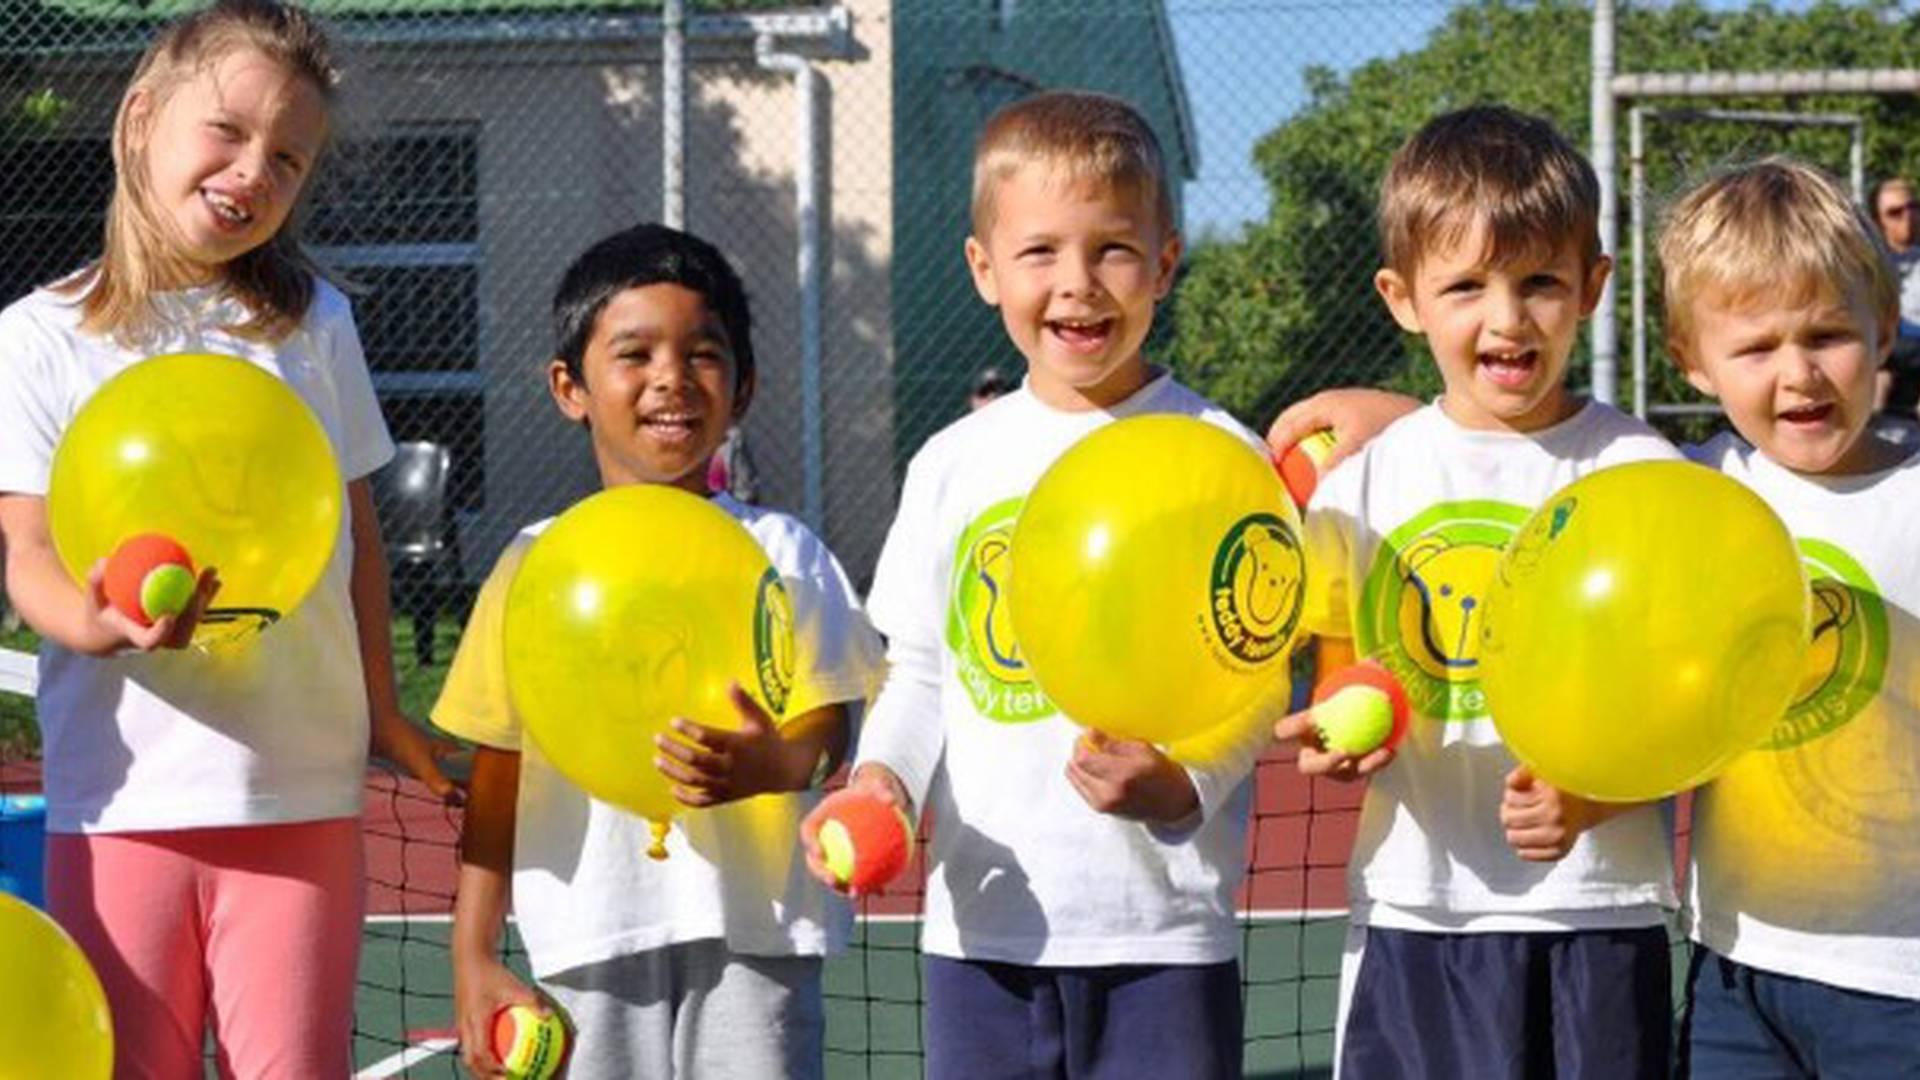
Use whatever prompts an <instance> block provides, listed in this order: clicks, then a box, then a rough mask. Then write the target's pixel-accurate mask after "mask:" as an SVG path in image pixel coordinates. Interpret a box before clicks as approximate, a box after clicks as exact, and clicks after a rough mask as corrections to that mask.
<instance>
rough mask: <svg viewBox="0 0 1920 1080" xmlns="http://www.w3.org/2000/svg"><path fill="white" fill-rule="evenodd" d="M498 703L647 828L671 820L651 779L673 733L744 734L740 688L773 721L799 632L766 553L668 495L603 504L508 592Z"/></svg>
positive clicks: (603, 495) (607, 498)
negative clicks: (662, 740) (733, 696)
mask: <svg viewBox="0 0 1920 1080" xmlns="http://www.w3.org/2000/svg"><path fill="white" fill-rule="evenodd" d="M505 643H506V659H507V688H508V691H509V693H510V694H511V695H512V698H513V706H514V709H515V710H516V711H517V712H518V713H519V714H520V717H521V719H522V720H523V721H524V722H525V723H526V726H527V732H528V734H530V735H532V737H533V740H534V742H536V743H537V744H539V747H540V752H541V753H543V754H545V755H546V756H547V758H548V759H549V760H551V761H552V762H553V765H554V767H555V768H557V769H559V770H560V772H561V773H562V774H564V775H565V776H566V777H567V778H568V779H570V780H572V781H573V782H574V783H575V784H578V785H579V786H580V787H581V789H583V790H584V791H586V792H587V793H588V794H590V795H592V796H593V797H594V798H596V799H600V800H601V801H603V802H608V803H612V804H614V805H616V806H620V807H624V808H625V809H627V810H630V811H632V812H633V813H635V814H638V815H640V816H641V817H644V818H646V819H648V821H649V822H651V823H652V825H653V830H654V848H653V850H652V854H653V855H654V857H656V858H662V857H664V856H665V854H666V853H665V849H664V848H663V847H662V846H661V845H662V842H663V841H664V839H665V836H666V830H667V822H668V820H669V819H670V818H672V816H673V815H674V814H675V813H677V812H678V811H679V809H680V804H679V803H678V802H676V801H675V800H674V798H673V794H672V792H671V790H670V786H669V781H668V780H667V778H666V777H665V776H663V775H662V774H661V773H660V771H659V770H657V769H655V768H654V766H653V758H654V754H655V751H654V746H653V739H654V736H655V735H657V734H660V733H662V732H664V731H667V730H668V724H669V723H670V722H671V721H672V720H673V718H674V717H677V716H683V717H686V718H687V719H689V720H692V721H694V722H695V723H699V724H705V725H708V726H711V727H716V728H725V729H728V730H733V729H737V728H738V727H739V726H740V718H739V714H738V713H737V712H736V711H735V709H734V707H733V703H732V702H731V701H730V700H729V699H728V696H727V687H728V684H729V683H733V682H738V683H739V684H740V685H741V686H742V687H743V688H745V689H746V690H747V691H748V693H750V694H752V695H753V696H754V698H756V699H757V700H758V701H759V702H760V704H761V705H763V706H765V707H766V709H767V711H768V712H769V713H770V714H772V715H773V716H774V717H775V718H776V719H778V718H779V717H780V716H781V715H782V714H783V713H784V711H785V709H786V704H787V694H788V692H789V691H790V689H791V688H792V685H793V618H792V610H791V608H790V607H789V606H788V601H787V594H786V589H785V587H784V586H783V585H782V584H781V583H780V577H779V575H778V574H777V573H776V572H775V571H774V569H773V567H772V566H771V565H769V564H768V562H767V555H766V552H765V551H764V550H763V549H762V548H761V547H760V545H759V544H758V543H757V542H756V541H755V540H754V538H753V536H752V535H751V534H749V533H748V532H747V530H746V529H745V527H743V526H742V525H741V524H740V523H739V522H738V521H735V520H734V519H733V518H732V517H730V516H728V515H727V513H726V512H725V511H722V510H720V509H719V508H718V507H715V506H714V505H713V504H712V503H710V502H708V501H707V500H705V499H702V498H699V497H697V496H694V495H690V494H688V493H687V492H684V491H680V490H679V489H677V488H671V487H664V486H661V485H657V484H635V485H629V486H625V487H617V488H610V489H608V490H606V491H602V492H600V493H598V494H596V495H594V496H592V497H590V498H588V499H586V500H584V501H582V502H581V503H579V504H578V505H576V506H574V507H573V508H572V509H570V510H568V511H567V512H566V513H564V514H561V515H560V517H559V518H558V519H556V520H555V521H554V522H553V524H552V525H550V526H549V527H548V528H547V530H546V531H545V532H543V533H541V534H540V536H539V538H538V539H536V540H535V541H534V543H533V546H532V547H531V548H530V549H529V550H528V552H527V555H526V558H525V560H524V561H523V562H522V563H521V564H520V568H519V570H518V571H517V572H516V573H515V575H514V578H513V584H512V586H511V587H509V589H508V591H507V607H506V626H505Z"/></svg>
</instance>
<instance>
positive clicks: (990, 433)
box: [803, 93, 1267, 1080]
mask: <svg viewBox="0 0 1920 1080" xmlns="http://www.w3.org/2000/svg"><path fill="white" fill-rule="evenodd" d="M966 254H967V263H968V265H969V267H970V268H971V269H972V271H973V280H974V285H975V287H976V288H977V290H978V291H979V293H980V296H981V298H982V299H983V300H985V301H986V302H987V303H989V304H991V305H993V306H995V307H997V308H998V309H999V310H1000V316H1001V321H1002V323H1003V325H1004V326H1005V328H1006V331H1007V336H1008V337H1009V338H1011V339H1012V341H1013V344H1014V346H1015V347H1016V348H1017V349H1018V350H1019V352H1020V353H1021V355H1022V356H1023V357H1024V358H1025V360H1026V365H1027V377H1026V380H1025V382H1024V383H1023V384H1022V385H1021V386H1020V388H1019V389H1017V390H1015V391H1013V392H1012V393H1009V394H1006V395H1005V396H1002V397H1000V398H998V399H996V400H994V401H992V402H990V403H988V404H987V405H985V406H984V407H982V408H980V409H979V410H977V411H975V412H972V413H970V414H969V415H968V416H966V417H965V418H964V419H962V420H960V421H958V422H956V423H954V424H953V425H952V426H950V427H948V428H946V429H945V430H944V431H942V432H940V433H939V434H937V435H935V436H934V437H933V438H932V439H931V440H930V441H929V442H928V443H927V445H926V446H925V447H924V448H922V449H921V451H920V452H919V453H918V454H917V455H915V457H914V459H913V462H912V464H911V465H910V466H909V468H908V470H907V477H906V482H905V485H904V487H903V489H902V491H901V497H900V509H899V513H898V516H897V517H896V518H895V520H894V523H893V526H892V529H891V530H890V532H889V534H888V537H887V542H886V546H885V549H884V550H883V552H882V554H881V557H880V564H879V568H878V571H877V573H876V576H875V579H874V586H873V591H872V594H871V597H870V598H869V605H868V606H869V611H870V612H871V614H872V617H873V620H874V624H875V625H876V626H877V627H878V628H879V629H880V630H881V632H882V633H883V634H885V635H886V637H887V639H888V645H889V660H890V662H891V670H890V672H889V674H888V677H887V682H886V685H885V687H884V689H883V690H882V691H881V694H880V697H879V699H878V701H877V702H876V703H875V705H874V709H873V712H872V714H871V716H870V717H869V719H868V721H867V724H866V728H865V731H864V732H863V734H862V737H861V743H860V753H859V757H858V760H857V762H856V765H855V769H854V776H853V780H852V785H853V786H854V787H856V788H860V789H865V790H867V791H871V792H873V793H875V794H877V795H879V796H880V797H881V798H884V799H887V800H889V801H891V802H893V803H894V804H896V805H898V806H901V807H903V808H906V809H907V810H908V811H909V812H917V811H920V810H930V811H931V813H932V816H933V819H934V822H935V824H934V836H933V842H932V849H931V862H930V866H931V880H930V881H929V883H928V888H927V906H926V923H925V931H924V935H923V940H922V947H923V949H924V950H925V952H926V953H927V954H928V955H927V959H926V968H925V970H926V982H927V1010H926V1025H927V1075H928V1076H929V1077H932V1078H934V1080H944V1078H949V1077H956V1078H957V1077H965V1078H974V1077H985V1076H1062V1075H1064V1076H1093V1075H1129V1076H1168V1077H1173V1076H1180V1077H1203V1076H1204V1077H1233V1076H1238V1075H1240V1071H1241V1037H1242V1029H1241V1009H1240V979H1239V965H1238V962H1237V959H1236V958H1237V956H1238V953H1239V934H1238V931H1237V929H1236V925H1235V916H1234V900H1233V895H1234V889H1235V887H1236V886H1237V885H1238V884H1239V882H1240V880H1241V877H1242V875H1243V868H1244V865H1245V844H1246V832H1247V820H1248V810H1249V799H1250V787H1251V785H1249V784H1247V783H1246V780H1247V778H1248V776H1249V775H1250V773H1251V771H1252V767H1253V762H1254V759H1255V757H1256V756H1257V755H1258V753H1259V752H1260V750H1261V749H1263V747H1264V744H1265V743H1266V741H1267V732H1266V723H1267V721H1266V720H1263V719H1261V718H1260V716H1259V715H1257V714H1256V715H1253V716H1250V717H1249V718H1248V719H1247V720H1246V721H1245V722H1243V723H1241V725H1240V728H1239V730H1237V731H1236V730H1233V729H1229V731H1228V733H1226V734H1225V735H1222V736H1218V737H1216V736H1215V733H1214V732H1212V731H1210V732H1209V733H1208V736H1209V739H1210V741H1213V742H1216V743H1230V744H1231V746H1230V747H1227V748H1226V749H1225V750H1224V751H1222V752H1217V753H1213V754H1209V755H1207V756H1206V757H1205V759H1204V760H1201V761H1190V760H1182V759H1181V756H1180V755H1181V748H1180V747H1170V748H1161V747H1156V746H1153V745H1150V744H1148V743H1144V742H1131V741H1124V740H1118V739H1113V738H1109V737H1106V736H1104V735H1101V734H1099V733H1097V732H1088V733H1086V734H1084V735H1083V734H1082V733H1081V730H1080V729H1079V728H1078V727H1076V726H1075V725H1074V724H1073V723H1072V722H1071V721H1070V720H1069V719H1068V718H1066V717H1064V716H1062V715H1060V714H1059V712H1058V711H1057V710H1056V709H1055V707H1054V705H1053V704H1052V703H1051V702H1050V701H1049V700H1047V698H1046V697H1045V695H1044V694H1042V693H1041V692H1040V690H1039V688H1038V687H1037V686H1036V685H1035V684H1034V682H1033V680H1032V676H1031V674H1030V673H1029V672H1028V670H1027V669H1026V666H1025V664H1024V662H1023V660H1022V658H1021V654H1020V652H1019V650H1018V647H1017V645H1015V643H1014V642H1013V641H1012V640H1011V637H1010V635H1009V634H1008V632H1007V631H1008V626H1007V623H1006V621H1005V618H1006V617H1005V611H1004V607H1003V606H1001V605H1000V604H999V603H998V601H999V599H1000V597H1001V595H1002V593H1001V590H1002V588H1003V587H1004V585H1005V581H1006V565H1007V561H1008V560H1007V559H1006V557H1005V553H1006V550H1007V545H1008V541H1009V539H1010V536H1011V532H1012V525H1013V521H1014V518H1015V516H1016V515H1017V514H1018V513H1019V510H1020V507H1021V505H1022V502H1023V500H1024V499H1025V498H1026V496H1027V493H1028V492H1029V491H1030V490H1031V489H1032V488H1033V486H1034V484H1035V482H1036V481H1038V480H1039V478H1040V476H1041V474H1042V473H1044V472H1045V471H1046V470H1047V467H1048V466H1049V465H1051V464H1052V463H1053V462H1054V460H1055V459H1056V458H1058V457H1059V456H1060V455H1061V454H1062V453H1064V452H1065V451H1066V450H1067V449H1068V448H1069V447H1070V446H1072V445H1073V444H1074V443H1075V442H1077V441H1078V440H1079V439H1081V438H1082V437H1084V436H1085V435H1087V434H1088V433H1090V432H1092V431H1094V430H1095V429H1097V428H1099V427H1101V426H1102V425H1104V424H1107V423H1110V422H1112V421H1113V420H1115V419H1117V418H1121V417H1127V416H1138V415H1142V414H1149V413H1175V414H1183V415H1188V416H1195V417H1199V418H1201V419H1203V420H1206V421H1208V422H1210V423H1213V424H1217V425H1219V426H1220V427H1222V428H1225V429H1226V430H1228V431H1231V432H1233V433H1234V434H1236V435H1238V436H1240V437H1241V438H1243V439H1246V440H1247V441H1248V443H1249V444H1250V445H1255V446H1258V445H1259V443H1258V442H1257V440H1255V439H1254V438H1253V436H1252V435H1250V434H1249V433H1247V432H1246V431H1245V430H1244V429H1243V428H1241V427H1240V426H1239V425H1238V424H1237V423H1235V422H1234V421H1233V419H1232V418H1231V417H1229V416H1228V415H1227V413H1226V412H1225V411H1224V410H1222V409H1220V408H1218V407H1216V406H1214V405H1212V404H1210V403H1208V402H1207V401H1205V400H1204V399H1202V398H1201V397H1200V396H1199V395H1197V394H1195V393H1193V392H1192V391H1191V390H1188V389H1187V388H1186V387H1183V386H1181V385H1179V384H1178V383H1176V382H1174V380H1173V379H1172V377H1171V376H1169V375H1168V374H1167V373H1166V372H1165V371H1164V370H1163V369H1161V368H1159V367H1157V366H1155V365H1152V364H1150V363H1148V361H1147V359H1146V357H1145V356H1143V355H1142V353H1141V345H1142V343H1143V342H1144V341H1145V339H1146V337H1147V331H1148V328H1149V327H1150V325H1151V323H1152V320H1153V309H1154V305H1155V303H1156V302H1158V301H1159V300H1160V299H1161V298H1162V297H1164V296H1165V295H1166V293H1167V290H1168V289H1169V288H1170V287H1171V285H1172V283H1173V276H1174V270H1175V268H1176V266H1177V265H1178V263H1179V259H1180V238H1179V235H1178V233H1177V232H1176V231H1175V222H1174V211H1173V205H1172V200H1171V197H1170V193H1169V191H1168V188H1167V184H1166V181H1165V175H1164V169H1163V165H1162V159H1161V153H1160V147H1159V143H1158V141H1157V140H1156V139H1155V138H1154V136H1153V132H1152V130H1151V129H1150V128H1149V127H1148V126H1147V124H1146V122H1145V121H1144V120H1143V119H1142V118H1141V117H1140V115H1139V114H1138V113H1137V112H1136V111H1135V110H1133V109H1132V108H1131V107H1129V106H1128V105H1126V104H1125V103H1124V102H1121V101H1118V100H1115V99H1113V98H1109V97H1105V96H1102V95H1097V94H1087V93H1043V94H1037V95H1034V96H1032V97H1029V98H1026V99H1024V100H1022V101H1019V102H1016V103H1014V104H1013V105H1010V106H1008V107H1006V108H1004V109H1002V110H1001V111H1000V112H998V113H997V114H995V115H994V117H993V118H992V119H991V120H990V121H989V122H988V124H987V127H986V130H985V132H984V133H983V134H982V135H981V137H980V140H979V143H978V147H977V150H976V154H975V165H974V203H973V235H972V236H970V237H969V238H968V239H967V242H966ZM816 825H817V822H816V821H814V820H813V819H811V818H810V819H809V821H808V823H807V824H806V825H805V826H803V837H804V839H805V841H806V842H807V844H808V845H809V846H810V847H812V848H814V849H815V853H816V860H817V842H816V839H815V827H816ZM821 876H822V880H826V881H831V878H830V877H829V876H827V875H825V874H824V872H821Z"/></svg>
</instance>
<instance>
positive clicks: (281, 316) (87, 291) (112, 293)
mask: <svg viewBox="0 0 1920 1080" xmlns="http://www.w3.org/2000/svg"><path fill="white" fill-rule="evenodd" d="M243 50H246V51H254V52H258V53H261V54H262V55H264V56H266V57H267V58H269V59H270V60H272V61H274V62H275V63H276V64H278V65H280V66H281V67H282V68H284V69H285V70H286V71H287V72H288V73H290V74H292V75H295V76H297V77H299V78H302V79H305V80H306V81H307V82H309V83H311V84H312V85H313V86H314V88H315V89H316V90H318V91H319V93H320V97H321V100H322V101H324V102H325V103H326V105H327V106H328V108H329V109H331V107H332V105H333V98H334V87H335V84H336V82H337V81H338V74H337V72H336V70H335V68H334V63H333V58H332V52H331V48H330V46H329V45H328V42H327V38H326V34H325V32H324V31H322V30H321V28H320V26H319V25H318V24H317V23H316V22H315V21H314V20H313V19H312V18H311V17H309V16H308V15H307V13H306V12H305V11H303V10H301V9H300V8H297V7H292V6H289V5H286V4H281V3H277V2H275V0H219V2H218V3H216V4H214V5H213V6H211V7H208V8H205V9H203V10H200V11H198V12H195V13H193V14H191V15H186V16H182V17H181V18H179V19H177V20H175V21H173V22H171V23H169V24H168V25H167V26H166V28H165V29H163V30H162V31H161V32H160V35H159V37H157V38H156V39H155V40H154V42H153V44H152V45H151V46H149V47H148V48H147V51H146V53H145V55H143V56H141V58H140V63H139V65H138V66H137V67H135V68H134V72H133V78H132V79H131V80H129V81H128V83H127V89H126V93H125V94H124V95H122V96H121V98H120V109H119V112H118V113H116V114H115V116H114V121H113V162H114V180H113V201H112V202H111V203H110V204H109V206H108V208H107V220H106V234H105V236H104V238H103V240H102V246H101V256H100V259H99V261H97V262H95V263H93V264H92V265H90V266H88V267H86V268H85V269H84V270H82V271H81V272H80V273H78V274H76V275H74V276H73V277H72V278H70V279H68V280H67V281H65V282H63V283H62V284H61V285H60V286H59V288H60V290H61V291H63V292H67V293H69V294H84V299H83V300H82V305H81V308H82V313H83V315H82V321H81V326H82V328H83V329H85V330H88V331H91V332H94V333H97V334H102V335H106V336H110V337H113V338H116V339H119V340H121V341H123V342H135V341H138V339H139V338H140V337H141V336H142V333H143V332H144V331H146V330H148V329H150V328H151V327H152V325H153V321H154V319H155V317H156V316H155V312H154V310H153V307H152V303H151V300H150V298H151V296H152V295H153V294H154V293H155V292H158V291H160V290H161V289H163V288H164V287H166V285H167V284H168V283H171V282H177V281H179V280H181V279H182V277H183V276H184V271H185V268H186V267H185V260H184V259H183V258H182V256H181V255H180V254H179V246H180V245H179V242H178V240H177V238H176V237H175V236H174V234H173V229H174V226H173V225H172V224H170V223H169V222H168V221H167V220H166V218H165V217H164V216H163V215H162V214H161V213H160V211H159V209H158V208H157V207H155V206H154V205H153V192H152V190H151V189H150V187H149V185H148V179H147V160H148V154H150V153H152V152H154V148H153V147H152V146H151V145H150V143H151V138H150V136H149V134H148V132H147V131H145V130H137V129H140V128H142V127H143V125H142V124H141V122H140V120H139V119H138V118H136V117H135V116H134V115H133V110H132V108H131V106H132V104H133V102H134V99H135V97H136V95H138V94H140V93H142V92H144V93H145V94H146V95H147V96H148V106H149V107H148V108H147V109H146V110H145V111H144V116H145V125H144V126H150V125H151V124H152V122H153V119H154V117H155V116H156V115H157V114H158V112H159V110H160V108H161V107H162V106H164V105H165V104H166V102H167V100H168V99H169V98H170V97H171V96H172V95H173V94H174V93H175V92H176V91H177V90H179V88H180V87H181V86H182V85H184V84H186V83H187V82H189V81H191V80H192V79H194V78H196V77H199V76H201V75H203V74H205V73H206V72H207V71H209V70H210V69H212V68H213V67H215V66H216V65H218V64H219V63H220V62H221V61H222V60H224V59H226V58H227V57H228V56H230V55H232V54H233V53H235V52H238V51H243ZM160 152H162V153H164V152H165V148H161V150H160ZM318 165H319V162H318V161H315V162H314V163H312V165H310V166H309V169H308V174H307V175H308V179H309V183H308V184H306V185H304V186H303V188H302V192H301V196H302V198H301V201H302V202H304V201H305V195H306V191H307V189H309V188H311V182H310V181H311V178H312V175H313V171H314V169H315V168H317V166H318ZM302 216H303V215H302V214H301V207H300V205H298V204H296V206H295V208H294V212H293V213H291V214H289V215H288V216H287V220H286V222H285V223H284V224H282V225H281V227H280V231H279V232H277V233H275V234H274V236H273V238H272V239H270V240H268V241H267V242H266V243H264V244H262V245H260V246H259V247H257V248H255V249H253V250H252V251H249V252H247V253H246V254H244V255H241V256H239V257H238V258H235V259H233V260H231V261H229V262H228V263H227V264H226V265H225V266H224V267H222V277H223V279H224V284H225V286H226V289H227V291H228V292H229V293H230V294H231V295H233V296H234V297H235V298H236V299H238V300H240V301H241V302H242V303H243V304H244V305H245V306H246V309H247V311H248V313H249V314H248V317H247V319H246V321H245V322H243V323H242V324H241V325H239V326H233V327H229V328H228V329H230V330H231V331H233V332H234V333H236V334H239V335H241V336H244V337H249V338H254V339H260V340H268V341H278V340H280V339H282V338H284V337H286V336H287V335H288V334H290V333H292V332H293V330H294V329H295V328H296V327H297V326H299V324H300V320H301V319H303V318H305V317H306V313H307V308H308V306H309V305H310V304H312V302H313V291H314V279H315V277H316V276H317V275H319V274H320V270H319V268H318V267H317V266H316V265H315V264H314V262H313V261H312V260H311V259H310V258H309V257H308V256H307V254H306V253H305V252H304V251H303V250H302V249H301V247H300V239H299V228H298V223H299V220H300V218H301V217H302Z"/></svg>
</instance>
